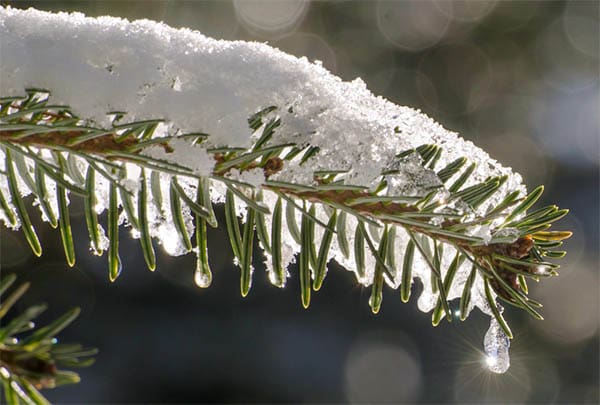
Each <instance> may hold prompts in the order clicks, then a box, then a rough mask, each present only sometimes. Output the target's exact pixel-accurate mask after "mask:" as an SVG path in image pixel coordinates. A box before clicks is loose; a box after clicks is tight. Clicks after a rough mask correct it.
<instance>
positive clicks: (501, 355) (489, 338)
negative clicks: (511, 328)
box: [483, 318, 510, 374]
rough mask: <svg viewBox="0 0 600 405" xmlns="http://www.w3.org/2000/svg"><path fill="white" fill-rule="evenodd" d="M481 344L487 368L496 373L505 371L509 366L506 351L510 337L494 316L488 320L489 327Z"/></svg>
mask: <svg viewBox="0 0 600 405" xmlns="http://www.w3.org/2000/svg"><path fill="white" fill-rule="evenodd" d="M483 345H484V348H485V354H486V358H485V363H486V365H487V368H488V369H489V370H490V371H493V372H494V373H497V374H503V373H505V372H506V370H508V368H509V367H510V357H509V353H508V349H509V348H510V339H509V338H508V336H506V334H505V333H504V331H503V330H502V328H501V327H500V324H498V321H496V318H491V320H490V328H489V329H488V331H487V332H486V334H485V338H484V340H483Z"/></svg>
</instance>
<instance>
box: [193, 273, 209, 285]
mask: <svg viewBox="0 0 600 405" xmlns="http://www.w3.org/2000/svg"><path fill="white" fill-rule="evenodd" d="M194 282H195V283H196V285H197V286H198V287H200V288H207V287H209V286H210V283H211V282H212V274H211V273H210V272H208V273H203V272H201V271H197V272H196V273H195V274H194Z"/></svg>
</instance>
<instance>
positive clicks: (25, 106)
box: [0, 89, 571, 336]
mask: <svg viewBox="0 0 600 405" xmlns="http://www.w3.org/2000/svg"><path fill="white" fill-rule="evenodd" d="M49 101H50V99H49V92H48V91H44V90H39V89H28V90H27V91H26V95H25V96H23V97H11V98H3V99H0V149H1V150H2V152H3V153H4V156H5V167H4V170H3V171H2V172H1V173H0V176H1V177H4V178H5V179H6V181H7V185H8V187H7V190H8V195H4V194H2V193H0V203H1V204H0V207H1V208H2V212H3V218H4V221H5V223H6V224H7V225H8V226H11V227H18V226H20V227H21V228H22V230H23V232H24V234H25V237H26V239H27V241H28V242H29V245H30V247H31V249H32V251H33V252H34V254H36V255H38V256H39V255H41V253H42V250H41V246H40V244H39V241H38V238H37V236H36V231H35V229H34V228H33V226H32V224H31V221H30V219H29V216H28V215H29V214H28V211H27V210H26V208H25V202H24V200H23V195H24V194H28V193H23V192H22V191H21V190H22V188H24V187H25V188H27V189H28V191H29V192H31V193H33V194H34V195H35V196H36V198H37V200H38V201H39V202H40V204H39V205H40V209H41V213H42V216H43V218H44V219H46V220H47V221H48V222H49V223H50V225H51V226H53V227H56V226H58V227H59V229H60V234H61V237H62V240H63V245H64V250H65V257H66V259H67V263H68V264H69V265H70V266H72V265H74V263H75V255H74V252H75V250H74V247H73V240H72V237H71V236H70V235H71V229H70V222H69V216H68V206H67V196H68V195H80V196H82V197H83V198H84V202H85V218H86V223H87V227H88V231H89V235H90V243H91V248H92V250H93V252H94V253H96V254H102V252H103V251H104V250H108V266H109V278H110V279H111V281H114V280H115V279H116V278H117V277H118V275H119V274H120V271H121V262H120V259H119V254H118V239H117V235H118V232H117V228H118V226H119V225H118V223H119V222H118V218H119V216H120V215H124V216H125V218H126V220H127V225H128V226H130V227H131V228H132V230H133V232H134V233H135V235H137V237H139V239H140V244H141V248H142V251H143V253H144V258H145V260H146V263H147V265H148V268H149V269H150V270H154V268H155V267H156V259H155V253H154V247H153V243H152V236H153V235H152V231H151V229H150V224H149V221H150V218H149V214H148V212H149V211H151V210H154V211H158V213H159V215H165V213H163V212H162V211H163V208H164V207H163V203H162V202H163V201H164V200H169V204H168V206H169V207H170V210H171V213H170V215H171V217H172V219H173V226H174V227H175V230H176V233H177V234H178V236H179V238H180V240H181V244H182V246H183V249H184V250H185V251H186V252H191V251H194V252H195V253H196V255H197V257H198V267H197V272H196V277H195V280H196V282H197V284H198V285H199V286H201V287H207V286H208V285H210V281H211V279H212V273H211V269H210V266H209V260H208V258H209V252H207V249H206V238H207V232H206V225H207V224H208V225H210V226H212V227H214V226H218V224H217V221H216V218H215V215H214V212H213V202H212V201H211V198H212V199H213V200H215V196H214V195H211V190H210V187H211V185H214V184H217V183H220V184H221V187H224V189H225V190H226V193H225V194H226V198H225V213H226V227H227V230H228V233H229V238H230V242H231V247H232V251H233V254H234V256H235V257H236V259H237V263H238V264H239V266H240V269H241V274H240V290H241V294H242V296H246V295H247V294H248V292H249V290H250V287H251V284H252V277H253V274H252V273H253V270H252V265H251V263H252V256H253V255H254V254H255V252H253V249H252V247H253V244H254V234H255V230H256V234H257V238H258V241H259V243H260V245H261V246H262V247H263V249H264V251H265V253H266V255H267V256H268V257H270V259H271V263H270V265H271V269H272V271H271V273H270V279H271V281H272V282H273V284H275V285H277V286H280V287H282V286H284V285H285V278H286V273H285V269H284V268H283V265H282V262H281V251H280V249H281V238H282V229H283V227H284V220H283V218H282V217H283V211H284V206H285V212H286V215H285V227H286V232H289V234H290V235H291V236H292V238H293V239H294V240H295V242H296V243H297V244H298V245H299V246H300V253H299V269H298V271H299V277H300V285H301V292H300V295H301V302H302V305H303V306H304V307H308V306H309V304H310V296H311V289H312V290H314V291H318V290H319V289H320V288H321V286H322V284H323V282H324V280H325V277H326V263H327V262H328V260H329V259H330V257H331V255H330V249H331V246H332V242H333V241H334V240H335V243H337V245H338V246H339V248H340V250H341V251H342V252H343V254H344V255H345V256H350V254H351V251H353V252H354V263H355V264H356V269H354V270H355V272H356V275H357V279H358V280H359V282H361V283H363V284H365V285H372V294H371V298H370V300H369V303H370V305H371V308H372V310H373V312H375V313H377V312H378V311H379V309H380V306H381V302H382V287H383V284H384V280H385V282H386V283H387V284H388V285H389V286H392V287H394V288H398V287H399V288H400V291H401V298H402V300H403V301H404V302H406V301H408V299H409V296H410V284H411V282H412V276H413V275H414V272H413V269H412V267H413V266H414V258H415V257H420V258H421V259H422V260H423V261H424V262H425V265H426V267H427V268H428V269H429V272H430V279H431V282H432V285H431V289H432V291H433V293H437V294H438V295H439V298H438V303H437V305H436V307H435V309H434V311H433V313H432V323H433V324H434V325H437V324H439V322H440V320H441V319H442V318H443V317H444V316H445V317H446V318H447V319H448V321H451V320H452V314H451V311H450V303H449V299H448V292H449V291H450V290H451V289H452V286H453V282H454V275H455V274H456V272H457V269H458V268H460V267H461V266H468V267H469V268H471V267H472V269H473V271H471V275H470V276H469V277H468V280H467V282H466V283H465V284H464V286H463V291H462V292H460V294H459V296H460V297H461V299H460V313H461V316H460V318H461V319H464V318H465V317H466V316H467V314H468V311H469V309H470V307H471V306H472V304H471V302H470V300H471V297H472V293H471V288H472V287H473V283H474V281H475V274H478V275H479V277H481V279H482V280H483V281H484V285H485V298H486V299H487V301H488V304H489V307H490V308H491V312H492V314H493V315H494V316H495V317H496V319H497V321H498V323H499V325H500V326H501V327H502V328H503V329H504V332H505V333H506V335H508V336H512V334H511V331H510V329H509V327H508V324H507V323H506V321H505V320H504V318H503V315H502V310H501V309H499V306H498V304H497V303H496V298H499V299H500V300H502V301H503V302H505V303H508V304H510V305H511V306H515V307H517V308H520V309H523V310H525V311H526V312H528V313H529V314H531V315H532V316H533V317H535V318H538V319H541V315H540V314H539V313H538V312H537V309H539V307H540V306H541V304H539V303H538V302H537V301H535V300H533V299H531V298H529V297H528V295H527V291H528V290H527V284H526V280H527V279H533V280H535V281H538V280H540V279H541V278H544V277H548V276H553V275H556V274H557V272H556V270H557V268H558V265H556V264H554V263H551V262H549V261H548V260H547V259H552V258H559V257H562V256H564V252H563V251H559V250H556V249H557V248H559V247H560V246H561V245H562V240H564V239H566V238H568V237H569V236H570V235H571V233H570V232H563V231H549V230H548V229H549V228H550V226H551V224H552V223H553V222H555V221H557V220H559V219H560V218H562V217H563V216H564V215H566V213H567V212H568V211H567V210H564V209H559V208H558V207H556V206H549V207H544V208H540V209H536V210H534V211H531V210H530V209H531V207H532V206H533V205H534V204H535V203H536V201H537V200H538V199H539V198H540V196H541V194H542V191H543V187H541V186H540V187H538V188H536V189H535V190H533V191H532V192H531V193H529V194H528V195H521V194H520V193H519V192H518V191H514V190H509V191H508V192H506V195H502V196H501V198H499V199H496V201H499V202H497V203H495V204H492V205H490V206H489V207H488V208H487V210H486V211H485V213H484V214H477V211H476V210H475V209H476V208H478V207H480V206H483V205H484V204H485V203H486V202H488V201H489V200H490V198H491V197H492V196H494V195H496V193H499V192H500V190H501V189H502V186H503V184H504V183H505V182H506V180H507V177H506V176H503V177H490V178H488V179H486V180H484V181H483V182H480V183H476V184H472V185H469V186H467V187H466V186H465V184H469V183H468V182H467V181H468V180H469V177H470V176H471V175H472V173H473V172H474V171H475V170H476V168H475V165H474V164H469V162H468V157H467V156H465V157H463V158H460V159H457V160H455V161H453V162H451V163H449V164H448V165H446V166H445V167H437V162H438V160H439V158H440V156H441V155H442V154H443V153H444V151H443V149H442V148H441V147H439V146H437V145H422V146H420V147H418V148H415V149H410V150H404V151H398V154H397V156H396V158H397V159H398V162H399V164H402V163H403V162H406V161H408V160H410V161H416V162H418V164H419V165H421V166H422V167H424V168H427V169H428V170H431V171H434V172H435V174H436V175H437V177H438V178H439V180H440V184H439V185H438V186H432V187H430V189H429V190H427V193H426V194H425V195H418V196H415V195H412V194H402V193H396V194H393V193H392V194H390V193H389V192H386V191H387V190H388V184H387V182H388V176H390V175H393V174H395V173H397V171H398V170H397V169H389V170H387V169H386V170H385V171H383V172H382V173H381V176H380V181H379V184H378V185H377V186H376V187H366V186H360V185H350V184H345V183H344V181H343V180H339V179H338V176H339V175H340V174H343V173H344V171H343V170H336V169H332V170H315V171H314V176H313V179H312V181H309V182H304V183H301V182H298V183H292V182H284V181H278V180H276V179H275V180H273V179H272V177H273V176H274V175H276V174H277V173H279V172H282V171H286V170H288V165H290V164H291V163H292V162H293V163H294V164H299V165H310V163H311V158H312V157H313V156H315V155H317V154H318V153H319V149H318V148H316V147H313V146H311V145H296V144H294V143H284V144H273V143H272V142H271V141H272V139H273V134H274V133H275V131H277V130H278V128H279V127H280V124H281V117H279V116H278V115H277V111H278V108H277V107H276V106H271V107H267V108H265V109H262V110H260V111H259V112H257V113H256V114H255V115H253V116H252V117H250V118H249V120H248V123H249V126H250V128H251V129H253V130H254V131H255V136H254V142H253V144H252V145H251V146H250V147H248V148H239V147H236V148H227V147H219V148H214V147H210V146H207V147H206V149H205V150H206V151H207V153H208V154H209V156H211V157H212V159H213V160H214V166H213V169H212V172H211V173H210V174H208V175H202V174H198V173H197V172H196V171H195V170H194V169H193V168H190V167H187V166H186V165H184V164H179V163H177V161H176V158H177V156H175V158H174V159H166V158H164V157H169V154H170V153H173V154H175V153H174V147H173V142H174V141H176V140H177V141H181V140H184V141H186V142H189V144H190V145H200V146H202V145H203V144H205V142H206V140H207V139H210V136H209V134H204V133H193V134H175V135H168V136H161V137H157V136H156V135H155V132H156V130H157V127H158V124H159V123H160V122H161V120H160V119H156V120H147V121H139V122H132V123H127V124H120V123H119V122H120V120H121V119H122V118H123V116H124V114H122V113H119V114H113V117H114V120H113V123H112V127H110V128H100V127H97V126H95V125H94V124H93V123H90V122H87V121H85V120H84V119H82V118H80V117H77V116H76V115H75V114H74V113H73V112H72V111H71V110H70V108H69V107H68V106H59V105H51V104H49ZM157 147H158V148H160V150H161V151H162V152H163V154H162V155H161V157H156V154H155V153H153V154H151V153H147V151H148V150H149V149H150V148H157ZM154 150H156V149H154ZM162 156H164V157H162ZM82 162H83V164H84V165H83V166H82ZM130 165H133V166H135V167H138V168H139V169H140V170H141V171H140V179H141V181H135V182H134V184H133V185H132V184H130V183H128V180H127V179H128V177H127V170H128V167H130ZM84 166H85V167H84ZM257 170H258V171H259V173H261V175H262V177H263V179H262V181H260V182H258V183H256V184H252V183H250V182H248V181H247V180H245V178H244V177H243V176H242V175H241V174H243V173H250V172H252V173H256V171H257ZM98 178H101V179H102V180H103V181H106V182H108V183H109V198H108V200H109V202H108V223H107V228H108V241H107V242H102V240H103V238H102V236H101V233H103V231H102V228H101V227H100V226H99V224H98V219H97V214H98V212H97V209H96V208H97V207H96V204H97V197H98V196H97V195H96V194H97V191H96V189H95V184H96V181H97V180H98ZM162 178H167V179H168V184H169V190H168V196H165V195H164V193H165V190H164V189H163V187H162V180H161V179H162ZM50 184H51V185H52V188H53V189H55V190H56V198H55V200H54V201H56V202H55V203H54V204H50V203H49V201H52V198H50V197H49V195H48V190H47V189H48V185H50ZM265 193H268V194H271V195H272V196H275V198H276V204H275V205H274V207H273V210H271V208H270V207H268V206H267V205H266V204H265V203H264V201H263V198H264V196H265ZM496 197H497V196H496ZM136 201H137V203H136ZM150 201H152V202H150ZM238 206H245V207H246V214H245V223H244V226H243V228H242V229H240V227H239V224H238V221H237V216H238V212H237V208H236V207H238ZM119 207H120V208H119ZM188 212H189V213H190V214H191V215H193V221H192V223H193V229H189V228H188V225H187V224H188V223H190V222H189V221H187V220H186V218H184V216H186V215H188V214H187V213H188ZM297 215H298V216H299V217H300V219H301V220H300V222H299V223H297V222H296V219H297V218H298V216H297ZM349 218H353V220H354V221H355V222H356V227H355V229H348V219H349ZM267 220H268V222H270V223H271V226H268V222H267ZM317 229H318V232H317ZM481 229H483V230H487V234H483V235H482V234H481V232H480V233H478V232H477V231H478V230H479V231H481ZM398 232H404V234H406V235H407V236H408V238H409V239H408V240H409V242H408V243H407V244H406V245H405V246H403V247H401V248H400V250H396V251H394V247H395V241H396V238H397V235H398ZM348 234H355V238H354V246H353V247H350V246H348V244H349V241H348V238H347V236H346V235H348ZM192 235H193V236H195V245H193V244H192V239H191V236H192ZM317 235H320V238H317ZM448 249H451V251H453V252H455V253H454V259H453V260H452V262H451V263H444V262H443V260H442V257H443V253H442V252H443V251H444V250H448ZM365 254H368V255H370V256H371V257H373V259H374V260H375V263H376V265H375V268H374V269H373V270H371V271H368V272H367V271H365V268H364V263H365V256H364V255H365ZM367 275H368V277H370V278H369V279H365V277H367Z"/></svg>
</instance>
